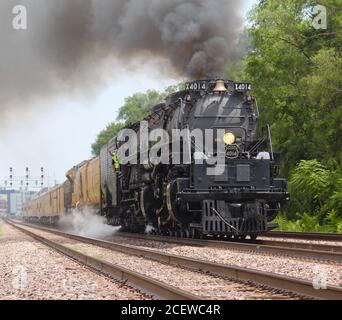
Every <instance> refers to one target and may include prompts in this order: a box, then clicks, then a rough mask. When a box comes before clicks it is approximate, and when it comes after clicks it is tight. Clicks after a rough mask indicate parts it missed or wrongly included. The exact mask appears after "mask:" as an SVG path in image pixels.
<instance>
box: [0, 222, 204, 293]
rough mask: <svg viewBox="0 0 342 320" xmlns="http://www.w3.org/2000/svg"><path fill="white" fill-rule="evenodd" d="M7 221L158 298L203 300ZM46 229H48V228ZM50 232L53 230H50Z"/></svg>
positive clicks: (104, 273)
mask: <svg viewBox="0 0 342 320" xmlns="http://www.w3.org/2000/svg"><path fill="white" fill-rule="evenodd" d="M6 222H7V223H8V224H9V225H11V226H12V227H14V228H16V229H18V230H20V231H21V232H23V233H25V234H27V235H29V236H30V237H32V238H34V239H36V240H38V241H39V242H41V243H43V244H45V245H47V246H49V247H50V248H52V249H54V250H56V251H58V252H60V253H62V254H64V255H66V256H68V257H70V258H72V259H73V260H76V261H78V262H79V263H81V264H83V265H85V266H87V267H89V268H90V269H92V270H95V271H97V272H100V273H101V274H103V275H105V276H110V277H113V278H115V279H117V280H120V281H122V282H123V284H125V285H131V286H133V287H135V288H137V289H140V290H142V291H143V292H146V293H150V294H152V295H154V296H156V297H157V298H160V299H170V300H201V298H200V297H198V296H196V295H193V294H192V293H190V292H186V291H184V290H181V289H179V288H176V287H173V286H171V285H168V284H166V283H164V282H161V281H158V280H155V279H151V278H148V277H146V276H144V275H142V274H139V273H137V272H134V271H132V270H129V269H126V268H124V267H121V266H118V265H115V264H112V263H109V262H107V261H103V260H101V259H97V258H94V257H91V256H89V255H86V254H84V253H81V252H79V251H76V250H73V249H71V248H69V247H67V246H64V245H62V244H59V243H57V242H55V241H52V240H49V239H47V238H45V237H42V236H40V235H38V234H36V233H34V232H31V231H29V230H27V229H25V228H22V227H20V226H19V223H13V222H11V221H8V220H7V221H6ZM20 224H22V223H20ZM22 225H24V224H22ZM30 227H33V226H30ZM35 228H37V229H43V228H41V227H37V226H35ZM44 229H45V230H46V228H44ZM50 232H52V231H51V230H50ZM56 233H57V232H56ZM58 234H60V235H63V236H66V237H71V235H68V234H64V233H58ZM74 239H76V238H74ZM78 240H80V241H81V237H80V238H78ZM82 241H83V242H86V241H87V239H86V238H84V239H82Z"/></svg>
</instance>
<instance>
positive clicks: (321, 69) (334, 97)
mask: <svg viewBox="0 0 342 320" xmlns="http://www.w3.org/2000/svg"><path fill="white" fill-rule="evenodd" d="M319 3H320V4H321V5H325V6H326V7H327V13H328V15H327V17H328V29H327V30H316V29H314V28H313V26H312V16H311V15H310V10H311V8H312V6H313V5H315V4H316V1H309V0H283V1H278V0H264V1H261V2H260V4H259V5H258V6H256V7H255V8H254V9H253V10H252V12H251V14H250V23H251V27H250V29H249V32H250V37H251V41H252V50H251V51H250V52H249V54H248V56H247V58H246V61H245V63H246V65H245V66H246V67H245V77H246V78H247V79H250V81H251V82H253V83H254V88H255V91H254V94H255V95H256V97H257V99H258V102H259V107H260V109H261V114H262V122H264V123H265V122H268V123H271V125H272V132H273V140H274V143H275V147H276V148H277V149H278V150H279V151H281V152H282V154H283V162H282V169H283V170H282V171H283V173H285V174H287V175H288V174H289V173H290V171H291V169H292V168H293V167H294V166H295V164H296V163H298V161H300V160H301V159H318V160H322V161H324V162H325V163H326V164H327V165H328V166H329V167H331V168H334V169H336V168H340V169H341V167H342V163H341V161H342V153H341V152H342V151H341V136H342V131H341V130H342V127H341V123H342V77H341V74H342V11H341V7H342V0H322V1H319Z"/></svg>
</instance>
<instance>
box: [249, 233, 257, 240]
mask: <svg viewBox="0 0 342 320" xmlns="http://www.w3.org/2000/svg"><path fill="white" fill-rule="evenodd" d="M250 237H251V240H252V241H255V240H256V239H257V237H258V235H256V234H251V235H250Z"/></svg>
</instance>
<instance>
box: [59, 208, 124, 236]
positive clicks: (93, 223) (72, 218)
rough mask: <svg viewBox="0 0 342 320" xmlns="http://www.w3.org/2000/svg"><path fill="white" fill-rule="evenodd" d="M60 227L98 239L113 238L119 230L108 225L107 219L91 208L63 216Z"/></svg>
mask: <svg viewBox="0 0 342 320" xmlns="http://www.w3.org/2000/svg"><path fill="white" fill-rule="evenodd" d="M58 225H59V227H60V228H62V229H63V230H64V231H66V232H70V233H74V234H77V235H80V236H84V237H91V238H97V239H104V238H106V237H109V236H112V235H113V234H114V233H115V232H117V231H118V230H119V227H113V226H110V225H108V224H106V219H105V218H104V217H101V216H99V215H97V214H96V212H95V211H94V210H93V209H91V208H84V209H83V210H82V211H81V212H80V211H76V210H75V211H73V212H71V213H70V214H67V215H63V216H62V217H61V218H60V220H59V221H58Z"/></svg>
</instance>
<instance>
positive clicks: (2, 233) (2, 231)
mask: <svg viewBox="0 0 342 320" xmlns="http://www.w3.org/2000/svg"><path fill="white" fill-rule="evenodd" d="M4 234H5V231H4V230H3V229H2V228H0V237H1V236H3V235H4Z"/></svg>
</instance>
